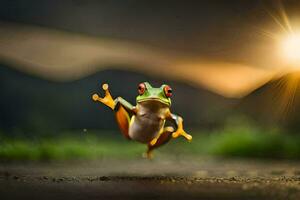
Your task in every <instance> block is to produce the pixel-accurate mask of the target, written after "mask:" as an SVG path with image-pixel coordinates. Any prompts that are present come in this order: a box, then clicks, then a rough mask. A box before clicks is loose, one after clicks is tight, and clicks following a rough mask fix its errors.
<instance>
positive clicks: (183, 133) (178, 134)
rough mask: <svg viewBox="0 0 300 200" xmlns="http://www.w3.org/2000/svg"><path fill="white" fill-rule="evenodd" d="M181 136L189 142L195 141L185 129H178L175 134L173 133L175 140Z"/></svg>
mask: <svg viewBox="0 0 300 200" xmlns="http://www.w3.org/2000/svg"><path fill="white" fill-rule="evenodd" d="M180 135H181V136H183V137H185V139H187V140H188V141H189V142H190V141H192V139H193V136H191V135H190V134H188V133H186V132H185V131H184V130H183V129H177V130H176V131H175V132H174V133H172V137H173V138H177V137H178V136H180Z"/></svg>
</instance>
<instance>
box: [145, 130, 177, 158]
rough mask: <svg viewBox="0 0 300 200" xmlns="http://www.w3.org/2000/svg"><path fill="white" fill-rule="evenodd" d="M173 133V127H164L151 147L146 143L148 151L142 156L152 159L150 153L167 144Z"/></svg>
mask: <svg viewBox="0 0 300 200" xmlns="http://www.w3.org/2000/svg"><path fill="white" fill-rule="evenodd" d="M173 132H174V128H173V127H171V126H167V127H165V128H164V129H163V131H162V133H161V134H160V135H159V137H158V139H157V141H156V143H155V144H154V145H151V142H149V143H148V149H147V151H146V153H145V154H144V157H146V158H149V159H151V158H152V157H153V155H152V151H153V150H154V149H156V148H158V147H160V146H162V145H164V144H166V143H167V142H169V141H170V139H171V138H172V133H173Z"/></svg>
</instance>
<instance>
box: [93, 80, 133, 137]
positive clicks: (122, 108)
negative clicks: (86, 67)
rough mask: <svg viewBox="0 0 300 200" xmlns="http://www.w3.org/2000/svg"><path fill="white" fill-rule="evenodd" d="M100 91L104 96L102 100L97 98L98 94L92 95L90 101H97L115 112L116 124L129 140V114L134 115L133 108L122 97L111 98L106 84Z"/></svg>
mask: <svg viewBox="0 0 300 200" xmlns="http://www.w3.org/2000/svg"><path fill="white" fill-rule="evenodd" d="M102 89H103V90H104V91H105V96H104V97H103V98H101V97H99V95H98V94H93V96H92V99H93V100H94V101H99V102H101V103H103V104H105V105H107V106H108V107H110V108H111V109H112V110H114V111H115V116H116V120H117V123H118V126H119V128H120V130H121V132H122V134H123V135H124V136H125V137H126V138H127V139H130V137H129V134H128V129H129V124H130V116H129V113H130V114H135V113H136V108H135V106H133V105H131V104H130V103H129V102H127V101H126V100H125V99H123V98H122V97H117V98H116V99H115V100H114V99H113V98H112V96H111V94H110V92H109V90H108V84H103V85H102Z"/></svg>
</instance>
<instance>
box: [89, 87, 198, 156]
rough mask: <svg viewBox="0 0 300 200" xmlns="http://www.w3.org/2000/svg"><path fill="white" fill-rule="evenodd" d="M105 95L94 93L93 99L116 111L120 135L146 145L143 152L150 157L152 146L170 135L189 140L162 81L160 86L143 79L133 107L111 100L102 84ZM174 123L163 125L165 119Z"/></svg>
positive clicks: (158, 144) (169, 93) (107, 90)
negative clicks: (172, 108) (145, 149)
mask: <svg viewBox="0 0 300 200" xmlns="http://www.w3.org/2000/svg"><path fill="white" fill-rule="evenodd" d="M102 89H103V90H104V91H105V96H104V97H103V98H101V97H100V96H99V95H98V94H93V95H92V99H93V100H94V101H96V102H101V103H103V104H105V105H106V106H108V107H109V108H111V109H112V110H113V111H115V116H116V121H117V123H118V126H119V128H120V130H121V132H122V134H123V135H124V136H125V137H126V138H127V139H130V140H135V141H138V142H141V143H144V144H147V147H148V148H147V151H146V153H144V154H143V155H144V156H145V157H147V158H152V151H153V149H155V148H157V147H159V146H161V145H163V144H166V143H167V142H168V141H170V139H171V138H177V137H178V136H183V137H184V138H186V139H187V140H188V141H191V140H192V136H191V135H189V134H187V133H186V132H185V131H184V129H183V119H182V117H180V116H179V115H176V114H173V113H172V112H171V110H170V107H171V96H172V88H171V87H170V86H169V85H166V84H163V85H161V86H160V87H159V88H155V87H152V86H151V85H150V83H148V82H143V83H140V84H139V85H138V96H137V97H136V106H133V105H132V104H130V103H129V102H128V101H126V100H125V99H123V98H122V97H117V98H116V99H113V98H112V96H111V94H110V92H109V89H108V84H103V85H102ZM167 120H169V121H171V122H173V124H174V127H173V126H166V125H165V122H166V121H167Z"/></svg>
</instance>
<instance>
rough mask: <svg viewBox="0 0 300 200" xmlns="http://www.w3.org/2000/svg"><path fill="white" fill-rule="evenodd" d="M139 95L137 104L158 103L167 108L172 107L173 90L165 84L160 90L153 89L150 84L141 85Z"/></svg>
mask: <svg viewBox="0 0 300 200" xmlns="http://www.w3.org/2000/svg"><path fill="white" fill-rule="evenodd" d="M138 92H139V95H138V96H137V97H136V102H137V103H140V102H146V101H156V102H160V103H162V104H164V105H166V106H171V98H170V97H171V96H172V88H171V87H170V86H168V85H165V84H163V85H162V86H160V87H159V88H154V87H152V86H151V85H150V84H149V83H148V82H144V83H140V84H139V86H138Z"/></svg>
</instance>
